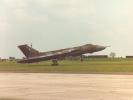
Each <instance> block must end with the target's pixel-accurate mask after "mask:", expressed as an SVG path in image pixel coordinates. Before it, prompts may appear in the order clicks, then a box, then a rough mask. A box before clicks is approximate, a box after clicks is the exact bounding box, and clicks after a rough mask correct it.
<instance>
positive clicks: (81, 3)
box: [0, 0, 133, 57]
mask: <svg viewBox="0 0 133 100" xmlns="http://www.w3.org/2000/svg"><path fill="white" fill-rule="evenodd" d="M132 4H133V2H132V1H131V0H126V1H125V0H78V1H77V0H56V1H55V0H1V1H0V12H1V13H0V35H1V37H0V41H1V42H0V44H1V45H2V44H4V45H3V48H4V49H2V50H0V54H1V55H2V56H4V55H5V57H8V56H16V57H20V56H22V55H20V52H19V50H18V49H17V47H16V46H17V45H19V44H23V43H31V42H32V43H33V46H34V47H35V48H38V49H39V50H42V51H43V50H46V51H47V50H53V49H59V48H65V47H72V46H76V45H82V44H85V43H95V44H101V45H111V48H110V49H107V51H106V50H105V51H103V52H100V53H101V54H109V53H110V52H111V51H114V52H117V54H118V55H126V54H132V50H133V47H131V45H132V35H133V31H132V26H133V24H132V23H133V7H132ZM129 40H130V41H129ZM129 48H130V50H129ZM16 51H17V52H16Z"/></svg>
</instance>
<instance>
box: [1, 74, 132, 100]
mask: <svg viewBox="0 0 133 100" xmlns="http://www.w3.org/2000/svg"><path fill="white" fill-rule="evenodd" d="M7 99H8V100H133V75H104V74H43V73H0V100H7Z"/></svg>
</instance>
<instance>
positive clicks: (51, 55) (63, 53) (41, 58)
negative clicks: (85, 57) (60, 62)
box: [18, 49, 75, 63]
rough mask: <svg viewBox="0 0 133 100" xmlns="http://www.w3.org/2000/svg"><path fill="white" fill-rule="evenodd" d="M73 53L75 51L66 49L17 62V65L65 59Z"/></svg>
mask: <svg viewBox="0 0 133 100" xmlns="http://www.w3.org/2000/svg"><path fill="white" fill-rule="evenodd" d="M74 51H75V49H67V50H62V51H58V52H54V53H53V52H51V53H48V54H46V55H43V56H36V57H30V58H26V59H23V60H20V61H18V62H19V63H34V62H40V61H46V60H51V59H58V58H60V57H65V56H67V55H69V54H71V53H72V52H74Z"/></svg>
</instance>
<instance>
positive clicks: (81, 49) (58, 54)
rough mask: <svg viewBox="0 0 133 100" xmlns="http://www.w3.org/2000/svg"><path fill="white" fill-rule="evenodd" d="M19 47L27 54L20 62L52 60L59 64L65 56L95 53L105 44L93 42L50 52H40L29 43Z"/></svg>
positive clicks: (103, 47)
mask: <svg viewBox="0 0 133 100" xmlns="http://www.w3.org/2000/svg"><path fill="white" fill-rule="evenodd" d="M18 48H19V49H20V50H21V51H22V52H23V54H24V55H25V56H26V58H25V59H21V60H19V61H18V63H35V62H40V61H46V60H52V62H53V64H52V65H58V62H57V61H58V60H60V59H63V58H65V57H71V56H81V55H83V54H86V53H93V52H98V51H101V50H104V49H105V48H106V47H105V46H99V45H93V44H86V45H83V46H78V47H72V48H66V49H60V50H55V51H48V52H39V51H38V50H35V49H33V48H32V46H31V47H29V46H28V45H27V44H25V45H19V46H18ZM81 58H82V56H81Z"/></svg>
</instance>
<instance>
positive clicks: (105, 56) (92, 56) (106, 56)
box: [87, 55, 108, 58]
mask: <svg viewBox="0 0 133 100" xmlns="http://www.w3.org/2000/svg"><path fill="white" fill-rule="evenodd" d="M87 58H108V55H89V56H87Z"/></svg>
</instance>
